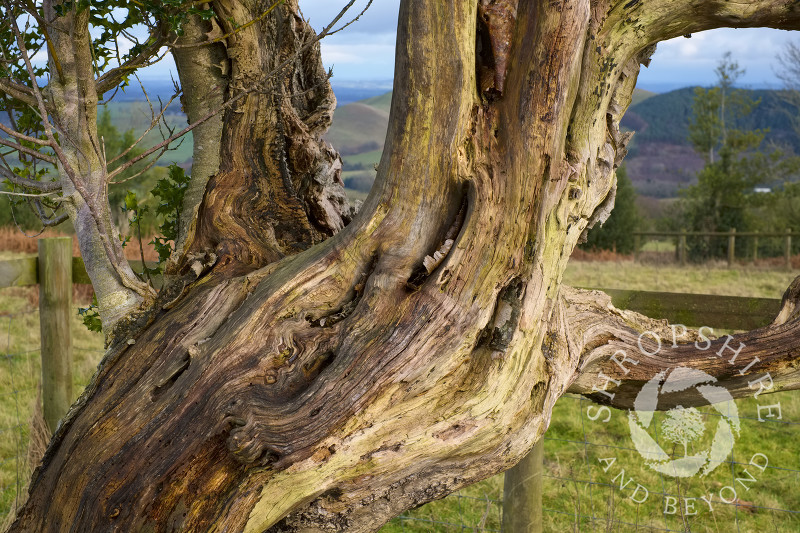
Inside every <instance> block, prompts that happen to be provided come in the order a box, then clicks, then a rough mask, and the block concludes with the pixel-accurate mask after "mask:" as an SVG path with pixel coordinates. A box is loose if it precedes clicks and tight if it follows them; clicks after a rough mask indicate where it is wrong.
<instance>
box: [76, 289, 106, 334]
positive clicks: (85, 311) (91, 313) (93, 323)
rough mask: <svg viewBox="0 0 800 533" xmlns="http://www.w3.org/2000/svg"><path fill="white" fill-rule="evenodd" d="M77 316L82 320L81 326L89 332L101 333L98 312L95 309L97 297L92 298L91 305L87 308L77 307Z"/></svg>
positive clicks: (96, 308)
mask: <svg viewBox="0 0 800 533" xmlns="http://www.w3.org/2000/svg"><path fill="white" fill-rule="evenodd" d="M78 314H79V315H80V316H81V318H82V319H83V325H84V326H86V329H88V330H89V331H97V332H101V331H103V323H102V322H100V312H99V308H98V307H97V296H92V303H91V305H89V307H79V308H78Z"/></svg>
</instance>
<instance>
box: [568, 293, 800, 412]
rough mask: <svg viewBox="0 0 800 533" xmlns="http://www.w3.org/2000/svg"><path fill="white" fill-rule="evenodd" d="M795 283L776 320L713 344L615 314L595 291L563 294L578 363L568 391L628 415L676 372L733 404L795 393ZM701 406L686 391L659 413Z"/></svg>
mask: <svg viewBox="0 0 800 533" xmlns="http://www.w3.org/2000/svg"><path fill="white" fill-rule="evenodd" d="M798 281H800V278H798V280H796V281H795V283H793V284H792V287H790V288H789V290H788V291H787V294H786V296H785V297H784V307H783V310H782V311H781V314H780V315H779V320H776V322H774V323H773V324H772V325H770V326H767V327H765V328H761V329H757V330H753V331H750V332H747V333H742V334H738V335H722V336H720V337H719V338H714V333H713V329H711V328H707V327H706V328H701V329H700V330H698V331H693V330H687V328H685V327H684V326H682V325H671V326H670V325H669V324H667V322H666V321H663V320H662V321H656V320H652V319H649V318H647V317H645V316H642V315H639V314H637V313H634V312H631V311H621V310H619V309H616V308H614V307H613V306H612V305H611V300H610V298H609V297H608V296H607V295H605V294H603V293H601V292H598V291H578V290H575V289H570V288H568V287H562V290H563V293H564V297H565V300H566V302H567V305H568V309H569V312H568V328H567V329H568V337H569V343H570V347H571V349H572V350H574V351H575V353H579V354H580V361H581V362H580V366H579V367H578V370H577V374H576V376H575V381H574V382H573V383H572V385H571V386H570V388H569V392H574V393H579V394H583V395H585V396H587V397H588V398H590V399H592V400H594V401H596V402H598V403H602V404H608V405H612V406H614V407H618V408H625V409H630V408H633V402H634V400H635V398H636V396H637V394H638V393H639V391H640V390H641V389H642V387H643V386H644V385H645V383H647V382H648V381H650V380H651V379H653V378H655V377H656V376H658V375H659V374H660V373H662V372H664V371H669V370H672V369H675V368H681V367H684V368H690V369H696V370H700V371H702V372H705V373H706V374H709V375H710V376H713V377H714V378H716V380H717V384H718V385H720V386H722V387H724V388H725V389H726V390H727V391H728V392H729V393H730V395H731V396H732V397H733V398H740V397H744V396H751V397H752V396H756V395H760V394H762V393H767V392H777V391H780V390H789V389H797V388H800V364H798V362H799V361H800V335H798V329H799V328H800V321H798V317H797V314H796V312H794V310H795V306H796V305H797V303H798V295H800V291H798V287H800V283H798ZM659 341H660V345H659ZM626 358H627V359H626ZM705 404H708V401H707V400H705V399H704V398H703V397H702V396H700V395H697V394H694V393H693V391H692V390H691V389H687V390H686V391H683V393H673V394H671V395H670V396H669V398H668V399H666V401H663V402H662V403H660V404H659V409H670V408H672V407H675V406H676V405H683V406H684V407H689V406H696V405H705Z"/></svg>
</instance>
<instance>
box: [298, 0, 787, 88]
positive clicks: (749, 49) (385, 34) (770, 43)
mask: <svg viewBox="0 0 800 533" xmlns="http://www.w3.org/2000/svg"><path fill="white" fill-rule="evenodd" d="M344 4H345V2H344V1H343V0H300V9H301V10H302V11H303V14H304V15H305V16H306V18H307V19H309V20H310V21H311V24H312V25H313V26H314V28H315V29H317V30H319V29H320V28H321V27H323V26H324V25H325V24H326V23H327V22H328V21H330V20H331V19H332V18H333V17H334V16H336V14H337V13H338V11H339V9H341V7H342V6H343V5H344ZM365 4H366V0H358V1H357V2H356V4H355V5H354V6H353V7H352V8H351V12H354V13H357V12H358V11H356V9H359V10H360V9H361V8H363V6H364V5H365ZM399 4H400V2H399V0H375V2H374V3H373V5H372V6H371V7H370V8H369V10H368V11H367V13H366V14H365V15H364V17H362V18H361V20H359V21H358V22H356V23H355V24H353V25H352V26H350V27H349V28H347V29H346V30H345V31H344V32H342V33H341V34H337V35H333V36H331V37H329V38H326V39H325V40H323V41H322V59H323V61H324V62H325V65H326V66H327V67H333V74H334V78H333V80H332V81H333V83H334V84H336V82H337V81H338V82H347V81H365V80H391V78H392V75H393V70H394V43H395V38H396V31H395V29H396V27H397V11H398V6H399ZM791 40H794V41H796V42H800V32H788V31H780V30H771V29H765V28H756V29H730V28H725V29H719V30H712V31H707V32H702V33H696V34H694V35H693V36H692V38H691V39H686V38H684V37H679V38H678V39H673V40H671V41H666V42H663V43H660V44H659V45H658V49H657V51H656V53H655V55H654V56H653V59H652V62H651V63H650V67H649V68H643V69H642V72H641V74H640V75H639V87H641V88H644V89H650V90H655V91H657V92H662V91H664V90H671V89H676V88H680V87H686V86H690V85H712V84H713V83H714V81H715V79H716V77H715V75H714V68H715V67H716V65H717V63H718V62H719V60H720V58H721V57H722V56H723V54H724V53H725V52H726V51H730V52H731V53H732V54H733V59H734V60H736V61H737V62H738V63H739V65H740V67H743V68H744V69H745V71H746V73H745V75H744V76H743V77H742V79H741V80H740V83H739V85H741V86H743V87H748V88H778V87H780V85H781V82H780V80H779V79H778V78H777V77H776V76H775V70H776V69H777V67H778V63H777V61H776V59H775V57H776V56H777V55H778V54H779V53H780V52H781V51H782V49H783V47H784V45H785V43H786V42H787V41H791Z"/></svg>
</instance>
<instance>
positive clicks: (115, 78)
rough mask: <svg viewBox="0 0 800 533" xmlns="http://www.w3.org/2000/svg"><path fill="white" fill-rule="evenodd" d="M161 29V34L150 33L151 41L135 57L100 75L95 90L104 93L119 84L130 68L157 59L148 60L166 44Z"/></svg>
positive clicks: (164, 34) (147, 63)
mask: <svg viewBox="0 0 800 533" xmlns="http://www.w3.org/2000/svg"><path fill="white" fill-rule="evenodd" d="M158 31H161V35H153V34H152V33H151V34H150V39H152V43H150V44H149V45H148V46H147V47H146V48H144V49H143V50H142V51H141V52H139V53H138V54H137V55H136V57H133V58H131V59H129V60H127V61H126V62H125V63H123V64H121V65H119V66H118V67H114V68H112V69H111V70H109V71H108V72H106V73H105V74H103V75H101V76H100V77H99V78H97V80H96V81H95V86H96V87H97V92H98V93H99V94H104V93H105V92H106V91H109V90H111V89H113V88H114V87H116V86H117V85H119V83H120V81H122V78H124V77H125V76H126V75H127V74H128V73H129V72H131V71H132V70H136V69H138V68H140V67H145V66H149V65H152V64H154V63H156V62H158V61H153V62H150V59H151V58H152V57H153V56H158V51H159V50H160V49H161V47H162V46H164V45H165V44H167V36H166V33H165V32H164V31H163V30H160V29H159V30H158ZM163 57H164V55H163V54H162V55H161V57H159V58H158V60H159V61H160V60H161V58H163Z"/></svg>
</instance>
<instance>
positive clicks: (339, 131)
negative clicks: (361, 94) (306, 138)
mask: <svg viewBox="0 0 800 533" xmlns="http://www.w3.org/2000/svg"><path fill="white" fill-rule="evenodd" d="M366 102H367V101H366V100H365V101H362V102H354V103H352V104H347V105H343V106H342V107H339V108H337V109H336V111H334V113H333V125H332V126H331V129H330V130H329V131H328V133H327V134H326V135H325V138H326V139H327V140H328V142H330V143H331V144H332V145H333V146H334V147H335V148H336V149H337V150H339V153H340V154H342V156H343V157H345V156H349V155H356V154H360V153H363V152H370V151H373V150H377V149H379V148H382V147H383V141H384V139H385V138H386V129H387V127H388V126H389V113H388V111H384V110H382V109H379V108H376V107H372V106H370V105H368V104H366Z"/></svg>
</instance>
